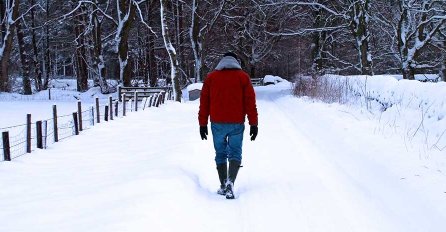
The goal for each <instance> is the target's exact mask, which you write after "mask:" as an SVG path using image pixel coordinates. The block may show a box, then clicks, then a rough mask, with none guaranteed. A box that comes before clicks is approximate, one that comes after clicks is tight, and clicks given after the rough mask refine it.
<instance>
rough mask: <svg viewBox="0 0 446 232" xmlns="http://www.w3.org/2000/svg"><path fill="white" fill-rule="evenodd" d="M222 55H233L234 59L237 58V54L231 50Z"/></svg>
mask: <svg viewBox="0 0 446 232" xmlns="http://www.w3.org/2000/svg"><path fill="white" fill-rule="evenodd" d="M223 56H232V57H234V58H235V59H236V60H237V59H238V57H237V55H236V54H235V53H233V52H226V53H225V54H224V55H223Z"/></svg>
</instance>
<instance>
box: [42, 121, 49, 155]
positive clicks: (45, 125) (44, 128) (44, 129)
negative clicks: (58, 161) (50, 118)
mask: <svg viewBox="0 0 446 232" xmlns="http://www.w3.org/2000/svg"><path fill="white" fill-rule="evenodd" d="M42 123H43V124H42V138H43V141H42V143H43V144H42V145H43V148H44V149H46V148H47V146H46V144H47V141H46V138H47V137H48V122H47V121H46V120H45V121H43V122H42Z"/></svg>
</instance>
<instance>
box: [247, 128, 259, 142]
mask: <svg viewBox="0 0 446 232" xmlns="http://www.w3.org/2000/svg"><path fill="white" fill-rule="evenodd" d="M258 132H259V128H258V127H257V126H251V129H249V135H250V136H251V141H254V140H256V137H257V133H258Z"/></svg>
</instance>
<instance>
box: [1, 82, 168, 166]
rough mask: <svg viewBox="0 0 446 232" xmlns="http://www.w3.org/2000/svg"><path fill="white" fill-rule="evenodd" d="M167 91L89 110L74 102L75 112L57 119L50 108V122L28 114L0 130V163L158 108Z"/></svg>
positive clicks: (113, 100) (166, 97)
mask: <svg viewBox="0 0 446 232" xmlns="http://www.w3.org/2000/svg"><path fill="white" fill-rule="evenodd" d="M158 89H161V88H158ZM169 91H170V90H169V89H168V88H167V89H163V90H161V91H159V92H156V93H153V94H152V95H150V96H146V95H143V96H142V97H136V98H127V97H125V98H123V99H122V101H120V100H119V99H112V97H110V98H109V99H108V102H107V103H102V104H99V98H96V101H95V102H96V104H95V105H94V106H92V107H89V108H82V102H81V101H78V103H77V105H76V111H74V112H73V113H72V114H66V115H60V116H58V114H57V105H53V117H52V118H49V119H46V120H36V121H34V122H33V121H32V120H31V119H32V117H31V114H28V115H26V123H25V124H21V125H15V126H8V127H3V128H0V131H1V136H2V138H1V142H0V152H1V157H0V162H3V161H11V160H13V159H15V158H18V157H20V156H23V155H26V154H30V153H32V152H33V151H35V150H36V149H46V148H47V147H48V146H49V145H52V144H54V143H57V142H59V141H62V140H65V139H67V138H70V137H73V136H76V135H78V134H82V131H84V130H88V129H91V128H93V127H94V126H95V125H97V124H98V123H105V122H107V121H111V120H114V119H117V118H122V117H125V116H126V114H127V113H128V112H133V111H135V112H136V111H138V110H145V109H146V108H150V107H159V106H160V105H161V104H164V103H165V101H166V100H170V99H171V97H172V93H171V91H170V92H169ZM134 99H137V101H135V100H134Z"/></svg>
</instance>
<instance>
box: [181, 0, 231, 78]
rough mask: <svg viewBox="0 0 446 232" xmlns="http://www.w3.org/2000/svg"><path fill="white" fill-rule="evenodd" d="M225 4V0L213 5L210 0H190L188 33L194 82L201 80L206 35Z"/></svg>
mask: <svg viewBox="0 0 446 232" xmlns="http://www.w3.org/2000/svg"><path fill="white" fill-rule="evenodd" d="M225 4H226V0H221V1H217V4H215V7H214V4H213V3H212V2H207V1H198V0H192V14H191V15H192V18H191V26H190V30H189V33H190V42H191V46H192V52H193V54H194V77H195V82H201V81H202V80H203V76H204V73H203V64H204V61H203V57H204V56H205V53H204V52H205V46H206V44H205V43H206V42H207V39H208V38H207V36H208V35H209V33H210V32H211V31H212V29H213V28H214V25H215V23H216V22H217V20H218V19H219V17H220V15H221V13H222V11H223V9H224V6H225Z"/></svg>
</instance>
